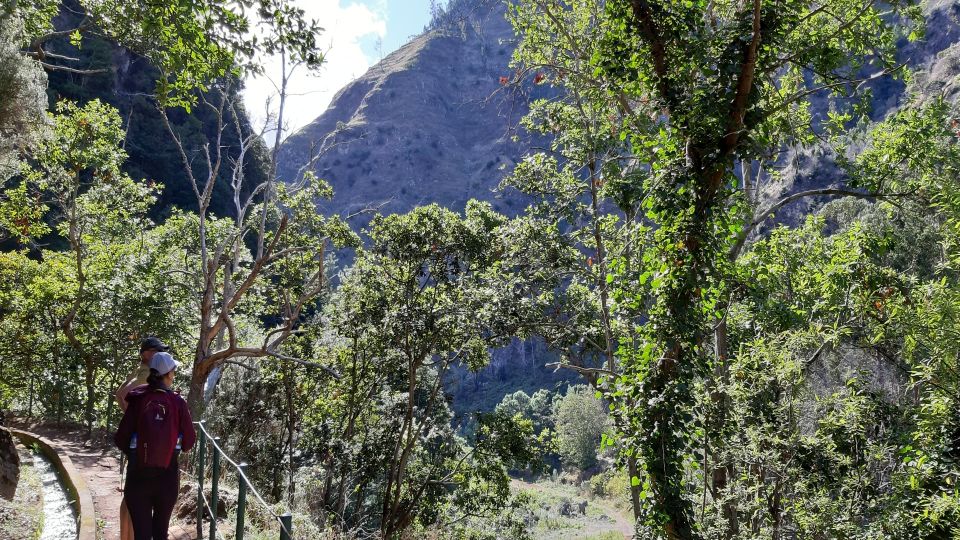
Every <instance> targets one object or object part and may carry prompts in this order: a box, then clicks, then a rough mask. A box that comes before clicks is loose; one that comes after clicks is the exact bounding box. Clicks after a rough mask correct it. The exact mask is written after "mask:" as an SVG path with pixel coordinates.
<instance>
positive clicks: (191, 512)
mask: <svg viewBox="0 0 960 540" xmlns="http://www.w3.org/2000/svg"><path fill="white" fill-rule="evenodd" d="M203 496H204V497H206V498H207V500H209V499H210V486H209V485H206V486H204V490H203ZM236 504H237V497H236V494H234V493H231V492H229V491H222V490H221V491H220V492H219V493H218V494H217V519H223V518H225V517H226V516H227V507H228V506H236ZM173 514H174V515H175V516H177V519H180V520H182V521H186V522H188V523H195V522H196V520H197V484H195V483H193V482H184V483H183V484H182V485H181V486H180V495H179V496H178V497H177V505H176V506H175V507H174V508H173ZM203 516H204V517H209V516H210V513H209V512H207V510H206V509H204V512H203Z"/></svg>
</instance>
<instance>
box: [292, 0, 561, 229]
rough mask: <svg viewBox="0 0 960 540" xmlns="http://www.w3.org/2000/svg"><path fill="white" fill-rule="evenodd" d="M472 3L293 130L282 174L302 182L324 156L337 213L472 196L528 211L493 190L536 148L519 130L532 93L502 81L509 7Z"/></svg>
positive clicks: (510, 39)
mask: <svg viewBox="0 0 960 540" xmlns="http://www.w3.org/2000/svg"><path fill="white" fill-rule="evenodd" d="M460 4H466V3H464V2H461V3H460ZM470 4H472V5H473V8H472V9H470V10H466V11H464V12H463V18H462V19H459V18H457V19H459V20H452V21H448V22H446V23H445V24H442V25H440V26H439V27H438V28H437V29H434V30H430V31H427V32H425V33H424V34H423V35H421V36H419V37H417V38H415V39H413V40H412V41H411V42H409V43H407V44H406V45H405V46H403V47H401V48H400V49H399V50H397V51H396V52H394V53H392V54H390V55H389V56H387V57H386V58H385V59H384V60H383V61H381V62H380V63H378V64H377V65H376V66H374V67H373V68H371V69H370V70H369V71H368V72H367V73H366V74H365V75H363V76H362V77H360V78H359V79H357V80H356V81H354V82H352V83H350V84H349V85H347V86H346V87H345V88H344V89H343V90H341V91H340V92H339V93H338V94H337V95H336V97H335V98H334V99H333V102H332V104H331V106H330V108H329V109H328V110H327V111H326V112H325V113H324V114H323V115H322V116H320V117H319V118H317V119H316V120H315V121H314V122H312V123H311V124H309V125H308V126H306V127H304V128H303V129H301V130H300V131H299V132H298V133H296V134H294V135H292V136H290V137H289V138H288V139H287V140H286V141H285V142H284V143H283V146H282V148H281V152H280V159H279V170H280V174H281V177H282V178H284V179H287V180H292V179H294V178H295V177H296V176H297V172H298V170H299V169H300V168H301V167H303V166H304V165H305V164H307V163H309V162H310V161H311V159H312V156H319V157H316V158H315V160H314V166H313V167H312V169H313V170H314V171H315V172H316V173H317V175H318V176H319V177H320V178H323V179H325V180H327V181H329V182H330V183H331V184H332V185H333V188H334V192H335V196H334V201H333V204H332V205H330V207H329V208H327V210H331V211H337V212H342V211H346V212H353V211H356V210H359V209H361V208H364V207H367V206H371V205H381V204H383V205H384V206H383V207H382V208H381V210H380V211H381V212H384V213H393V212H399V211H404V210H408V209H410V208H412V207H414V206H416V205H420V204H426V203H430V202H437V203H440V204H442V205H444V206H447V207H451V208H454V209H462V208H463V205H464V203H465V202H466V201H467V200H468V199H470V198H478V199H487V200H493V202H494V207H495V208H496V209H498V210H499V211H502V212H506V213H509V214H516V213H517V212H519V211H520V210H521V208H522V206H523V205H522V204H521V203H520V202H518V201H515V200H514V199H513V198H504V199H494V196H493V193H492V189H493V188H495V187H496V185H497V184H498V183H499V181H500V179H501V178H502V177H503V175H504V174H505V172H506V171H509V170H511V169H512V166H513V163H514V162H515V161H516V160H517V159H519V156H521V155H522V153H523V151H524V149H525V148H526V147H527V146H526V145H525V144H524V142H523V140H522V134H521V138H520V139H518V140H517V141H514V140H513V136H514V135H517V133H516V125H517V123H518V121H519V119H520V118H521V117H522V116H523V115H524V114H525V113H526V108H525V106H524V103H525V102H526V99H528V98H529V97H530V96H525V97H524V98H523V99H521V98H518V97H517V96H514V95H512V94H510V93H508V92H506V91H501V87H500V84H499V80H500V77H501V76H504V75H507V74H508V73H509V67H508V64H509V62H510V57H511V54H512V53H513V43H514V39H515V38H514V34H513V29H512V28H511V26H510V24H509V22H508V21H507V20H506V18H505V17H504V15H505V6H504V4H502V3H501V2H490V1H486V2H476V1H474V2H471V3H470ZM544 91H545V90H541V89H540V88H537V89H535V90H533V92H534V96H536V95H537V94H539V93H541V92H544Z"/></svg>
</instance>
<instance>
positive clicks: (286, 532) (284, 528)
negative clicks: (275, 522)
mask: <svg viewBox="0 0 960 540" xmlns="http://www.w3.org/2000/svg"><path fill="white" fill-rule="evenodd" d="M292 533H293V516H292V515H291V514H290V512H287V513H286V514H284V515H282V516H280V540H293V537H292V536H291V534H292Z"/></svg>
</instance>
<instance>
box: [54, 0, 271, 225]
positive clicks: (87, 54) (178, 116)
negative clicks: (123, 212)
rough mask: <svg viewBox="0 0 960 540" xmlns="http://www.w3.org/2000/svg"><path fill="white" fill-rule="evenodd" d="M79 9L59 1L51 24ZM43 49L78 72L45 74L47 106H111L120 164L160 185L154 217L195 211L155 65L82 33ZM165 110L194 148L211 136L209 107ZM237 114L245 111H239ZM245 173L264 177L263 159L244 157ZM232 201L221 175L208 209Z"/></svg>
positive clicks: (74, 18)
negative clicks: (123, 160)
mask: <svg viewBox="0 0 960 540" xmlns="http://www.w3.org/2000/svg"><path fill="white" fill-rule="evenodd" d="M82 13H83V12H82V10H81V9H80V6H79V4H77V3H76V2H75V1H73V0H66V1H64V3H63V5H62V7H61V10H60V14H59V15H58V16H57V18H56V19H55V20H54V23H55V26H56V28H57V29H64V28H74V27H76V26H77V25H78V23H79V21H80V20H81V15H82ZM48 49H49V50H50V51H51V52H54V53H57V54H60V55H64V56H67V57H71V58H75V59H76V60H75V61H74V62H73V63H72V64H71V65H70V67H73V68H77V69H78V70H79V71H81V72H79V73H78V72H72V71H59V70H58V71H50V72H49V73H48V80H49V85H48V87H47V94H48V97H49V99H50V108H51V110H52V109H53V107H54V106H55V104H56V102H57V101H59V100H61V99H69V100H74V101H78V102H80V103H86V102H87V101H90V100H93V99H99V100H100V101H103V102H106V103H109V104H110V105H113V106H114V107H116V108H117V109H118V110H119V111H120V116H121V118H123V124H124V128H125V129H126V141H125V143H124V149H125V150H126V151H127V153H128V154H129V159H128V160H127V164H126V167H125V168H126V170H127V172H128V173H129V174H130V176H131V177H133V178H135V179H141V178H142V179H146V180H152V181H156V182H159V183H162V184H163V185H164V187H165V188H164V190H163V192H162V193H161V195H160V200H159V201H158V204H157V206H156V208H155V211H154V217H157V218H162V217H164V216H166V215H167V214H169V211H170V207H172V206H176V207H179V208H182V209H187V210H196V207H197V202H196V198H195V197H194V194H193V190H192V188H191V187H190V185H189V184H188V183H187V180H186V175H185V174H184V172H183V165H182V164H181V160H180V157H179V154H178V153H177V150H176V147H175V146H174V144H173V141H172V140H171V138H170V135H169V133H167V131H166V128H165V127H164V126H163V123H162V122H161V119H160V115H159V113H158V112H157V109H156V105H155V103H154V100H153V99H152V97H151V96H152V93H153V91H154V89H155V87H156V80H157V79H156V78H157V76H158V72H157V70H156V69H155V68H153V67H152V66H151V65H150V64H149V62H147V61H146V60H145V59H144V58H141V57H139V56H137V55H136V54H133V53H132V52H130V51H129V50H127V49H124V48H122V47H119V46H117V45H116V44H115V43H112V42H110V41H108V40H105V39H102V38H100V37H97V36H96V35H94V34H93V33H88V34H85V35H84V37H83V39H82V41H81V42H80V43H79V46H75V45H73V44H71V43H70V40H69V36H65V37H62V38H58V39H56V40H54V41H53V43H51V44H50V45H48ZM234 94H236V91H235V92H234ZM169 115H170V120H171V123H172V124H173V126H174V129H176V130H177V131H178V133H179V134H180V136H181V137H182V138H183V139H184V141H186V142H187V144H189V145H191V146H192V147H193V148H200V147H201V146H202V144H203V143H204V142H206V141H210V140H213V139H214V137H215V134H216V129H217V128H216V120H215V117H214V115H213V114H212V111H211V110H210V109H209V108H206V107H202V106H200V107H195V108H194V109H193V110H192V111H191V112H189V113H188V112H186V111H184V110H182V109H177V110H175V111H171V112H170V113H169ZM241 116H244V115H243V112H242V111H241ZM239 120H240V125H241V126H242V128H243V129H244V130H249V129H250V127H249V121H248V119H247V118H246V117H245V116H244V117H242V118H240V119H239ZM224 138H225V143H226V144H228V145H231V144H235V143H236V140H235V136H232V133H230V132H229V131H228V132H227V133H226V134H225V137H224ZM234 154H235V152H234ZM231 157H235V155H234V156H231ZM198 162H199V160H198ZM198 167H199V166H198ZM197 172H198V173H199V174H200V176H201V177H205V176H206V172H205V171H199V170H198V171H197ZM245 172H246V178H247V180H248V182H247V183H248V184H249V185H255V184H256V183H259V182H260V181H263V180H265V179H266V167H265V165H264V163H263V158H260V157H254V159H252V160H249V161H248V163H247V166H246V169H245ZM224 174H226V171H224ZM224 174H222V175H221V176H222V177H223V176H224ZM232 206H233V199H232V194H231V193H230V192H229V181H228V180H227V179H225V178H221V181H220V182H218V184H217V187H216V189H215V192H214V197H213V203H212V205H211V208H212V210H213V212H214V213H215V214H218V215H229V214H230V213H231V211H232V210H231V209H232Z"/></svg>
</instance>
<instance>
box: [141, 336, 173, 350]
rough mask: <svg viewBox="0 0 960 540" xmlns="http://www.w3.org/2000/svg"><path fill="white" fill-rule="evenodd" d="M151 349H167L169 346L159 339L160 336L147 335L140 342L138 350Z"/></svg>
mask: <svg viewBox="0 0 960 540" xmlns="http://www.w3.org/2000/svg"><path fill="white" fill-rule="evenodd" d="M150 349H153V350H155V351H169V350H170V347H169V346H168V345H167V344H166V343H164V342H162V341H160V338H158V337H154V336H147V337H145V338H144V339H143V341H141V342H140V352H143V351H149V350H150Z"/></svg>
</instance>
